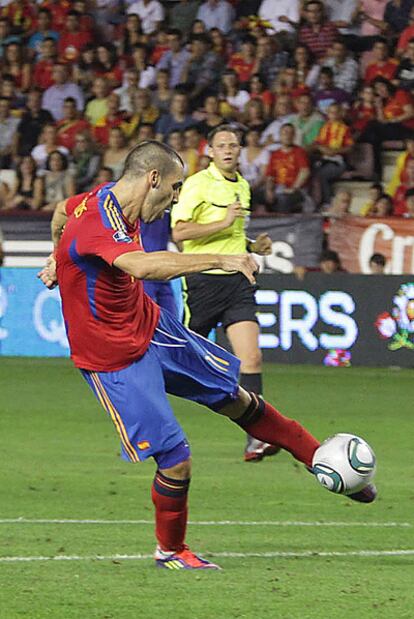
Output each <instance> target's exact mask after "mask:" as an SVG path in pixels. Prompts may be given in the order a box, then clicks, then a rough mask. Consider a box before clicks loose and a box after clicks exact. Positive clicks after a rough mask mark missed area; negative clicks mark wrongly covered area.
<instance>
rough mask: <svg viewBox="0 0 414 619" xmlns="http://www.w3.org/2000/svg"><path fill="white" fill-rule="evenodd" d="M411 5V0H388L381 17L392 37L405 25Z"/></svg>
mask: <svg viewBox="0 0 414 619" xmlns="http://www.w3.org/2000/svg"><path fill="white" fill-rule="evenodd" d="M411 7H412V0H389V2H388V3H387V5H386V7H385V11H384V18H383V19H384V21H385V23H386V24H387V25H388V33H389V34H391V36H392V38H393V39H394V38H395V37H396V36H397V35H399V34H401V32H402V31H403V30H404V28H405V27H406V26H407V24H408V19H409V14H410V9H411Z"/></svg>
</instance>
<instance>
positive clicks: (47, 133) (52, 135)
mask: <svg viewBox="0 0 414 619" xmlns="http://www.w3.org/2000/svg"><path fill="white" fill-rule="evenodd" d="M41 138H42V142H43V143H44V144H56V127H54V126H53V125H46V126H45V127H43V131H42V134H41Z"/></svg>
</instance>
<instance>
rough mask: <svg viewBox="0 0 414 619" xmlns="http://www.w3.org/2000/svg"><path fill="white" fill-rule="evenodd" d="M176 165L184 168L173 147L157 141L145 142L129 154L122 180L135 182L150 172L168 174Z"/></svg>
mask: <svg viewBox="0 0 414 619" xmlns="http://www.w3.org/2000/svg"><path fill="white" fill-rule="evenodd" d="M174 165H181V166H184V162H183V160H182V159H181V157H180V155H179V154H178V153H176V152H175V150H174V149H173V148H171V146H168V144H164V143H162V142H157V141H156V140H145V141H144V142H141V143H140V144H138V146H135V148H133V149H132V150H131V151H130V152H129V154H128V156H127V158H126V161H125V166H124V171H123V173H122V178H127V179H134V180H135V179H136V178H137V177H139V176H143V175H144V174H146V173H147V172H150V170H158V171H159V173H160V174H162V175H163V174H168V173H169V172H170V171H171V169H172V168H173V166H174Z"/></svg>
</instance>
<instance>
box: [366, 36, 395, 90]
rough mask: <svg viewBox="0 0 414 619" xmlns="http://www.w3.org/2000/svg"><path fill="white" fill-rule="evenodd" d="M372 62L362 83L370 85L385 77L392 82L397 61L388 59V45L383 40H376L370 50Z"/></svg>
mask: <svg viewBox="0 0 414 619" xmlns="http://www.w3.org/2000/svg"><path fill="white" fill-rule="evenodd" d="M372 56H373V62H371V63H370V64H369V65H368V66H367V68H366V70H365V75H364V82H365V83H366V84H371V83H372V82H373V81H374V80H375V78H377V77H385V78H386V79H387V80H392V79H393V78H394V77H395V76H396V74H397V71H398V61H397V60H396V59H395V58H390V55H389V49H388V44H387V41H386V40H385V39H379V40H376V41H375V43H374V46H373V48H372Z"/></svg>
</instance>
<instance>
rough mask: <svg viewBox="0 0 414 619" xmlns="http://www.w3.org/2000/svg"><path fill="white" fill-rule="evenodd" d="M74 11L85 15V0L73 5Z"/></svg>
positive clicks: (78, 0)
mask: <svg viewBox="0 0 414 619" xmlns="http://www.w3.org/2000/svg"><path fill="white" fill-rule="evenodd" d="M73 10H74V11H77V12H78V13H80V14H82V13H85V12H86V2H85V1H84V0H76V2H74V3H73Z"/></svg>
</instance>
